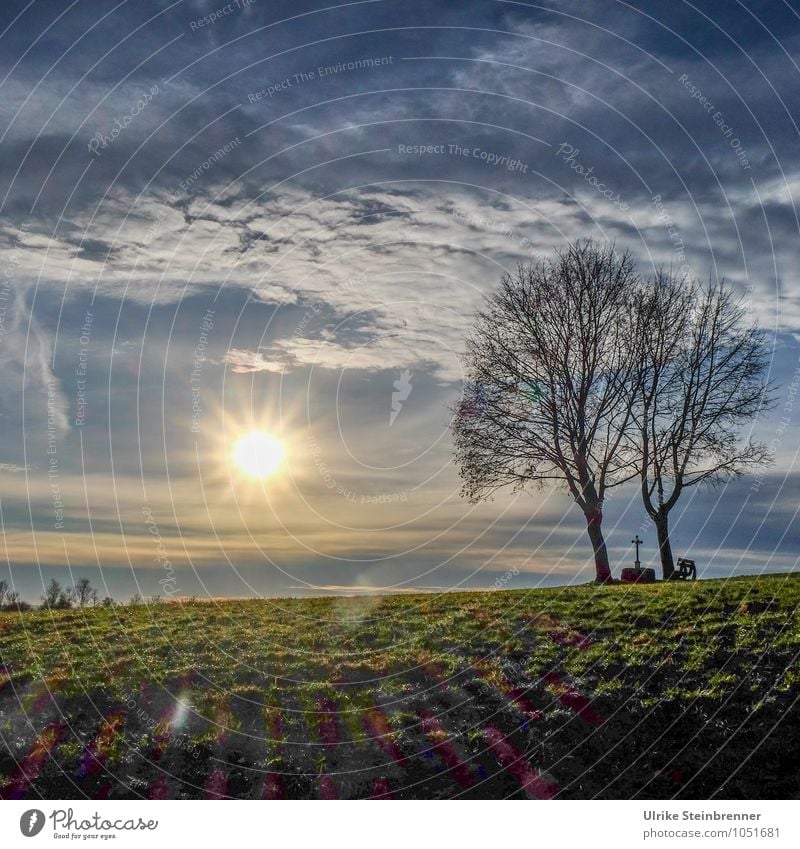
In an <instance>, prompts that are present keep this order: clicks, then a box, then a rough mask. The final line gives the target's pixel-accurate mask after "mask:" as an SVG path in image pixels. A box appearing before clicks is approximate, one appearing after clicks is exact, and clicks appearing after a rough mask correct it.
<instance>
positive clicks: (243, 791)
mask: <svg viewBox="0 0 800 849" xmlns="http://www.w3.org/2000/svg"><path fill="white" fill-rule="evenodd" d="M799 605H800V580H798V577H797V576H796V575H772V576H764V577H757V578H753V577H744V578H734V579H728V580H715V581H697V582H693V583H671V584H657V585H651V586H625V585H615V586H610V587H596V586H580V587H563V588H556V589H547V590H533V591H523V590H520V591H498V592H481V593H452V594H448V595H444V596H430V595H414V596H410V595H403V596H390V597H385V598H354V599H342V598H325V599H304V600H292V599H278V600H273V601H235V602H234V601H229V602H206V603H190V604H164V605H158V606H154V607H119V608H112V609H100V608H97V609H90V610H68V611H33V612H29V613H25V614H21V615H20V614H15V613H5V614H0V663H2V664H3V667H2V669H0V734H2V740H0V750H1V751H0V794H4V795H17V796H19V795H31V796H37V795H40V794H41V795H44V796H47V795H50V796H51V797H59V794H60V797H62V798H63V797H67V798H69V797H82V796H93V795H97V794H101V795H110V796H112V797H135V796H138V795H144V796H147V795H154V794H156V792H157V791H159V792H166V793H167V794H168V795H170V796H174V797H197V796H203V795H213V794H214V792H218V793H219V794H221V795H231V796H259V795H260V794H261V792H262V790H263V785H264V781H265V776H268V775H278V776H280V779H279V780H280V782H281V784H282V786H283V789H284V792H285V793H286V794H287V795H290V796H312V797H313V796H315V795H318V794H319V792H320V791H319V786H320V784H319V781H320V779H319V776H320V774H322V773H325V774H326V775H330V776H332V777H333V781H334V783H335V784H336V786H337V788H338V790H337V792H338V793H339V795H342V796H364V795H370V794H371V793H372V792H374V786H375V781H376V780H380V781H385V782H387V783H388V784H384V785H381V786H384V787H385V786H390V787H391V788H392V793H393V794H394V795H396V796H400V797H402V796H422V797H431V796H433V797H437V796H455V795H460V794H463V795H472V796H508V795H525V793H526V792H527V793H528V795H530V792H531V787H533V788H534V789H537V787H538V785H531V784H528V785H526V784H525V780H524V779H521V778H520V777H519V775H516V773H515V772H514V770H513V769H512V770H511V771H510V772H509V769H508V768H503V765H502V764H501V763H500V762H499V761H498V757H499V756H498V751H499V750H498V749H497V747H495V748H491V747H490V746H488V745H487V742H486V741H487V739H488V737H487V732H486V729H487V728H491V729H499V730H500V731H501V732H502V734H503V735H505V737H506V739H507V740H508V741H509V743H510V745H512V746H513V747H514V750H515V751H516V752H517V753H518V755H519V762H520V763H525V764H526V765H530V767H531V768H532V769H534V770H535V771H536V772H537V773H539V774H540V775H542V776H544V779H543V780H545V779H546V781H547V782H550V784H548V786H553V787H555V785H557V787H558V794H559V795H560V796H562V797H565V798H569V797H574V798H590V797H593V796H602V797H617V798H628V797H632V796H636V795H638V796H640V797H643V798H663V797H670V796H674V795H677V796H684V797H697V798H704V797H708V796H711V795H712V794H714V793H717V794H718V795H721V796H723V797H724V796H733V797H744V798H747V797H750V798H760V797H782V796H784V797H785V796H787V795H794V796H796V795H797V794H798V778H797V770H796V767H795V766H792V764H796V762H797V758H798V755H799V754H800V744H799V743H798V739H800V734H798V733H797V732H798V730H800V729H798V718H797V704H796V701H797V697H798V694H799V693H800V672H798V663H797V661H798V653H799V652H800V622H799V621H798V609H799ZM3 669H4V670H5V671H2V670H3ZM581 706H583V707H581ZM526 711H527V713H526ZM428 713H431V714H434V715H436V717H437V718H438V721H439V722H440V724H441V726H442V728H443V729H444V731H441V730H437V731H436V732H435V733H434V732H432V731H431V727H432V726H431V724H430V722H431V721H430V720H427V721H423V719H421V717H424V716H426V715H428ZM600 719H602V722H601V721H600ZM376 728H380V729H382V731H381V732H380V733H377V738H380V739H377V738H376V732H375V729H376ZM445 732H446V733H445ZM48 735H50V736H48ZM381 735H382V736H381ZM437 735H438V736H437ZM443 735H444V736H443ZM51 737H52V738H53V740H55V741H56V742H54V743H53V744H52V746H51V745H50V743H51V742H52V741H51ZM42 740H44V741H45V742H46V744H47V745H46V746H45V748H46V750H47V757H46V758H41V757H39V754H40V750H41V748H42V745H43V744H42ZM37 741H38V742H37ZM447 745H451V746H452V752H455V753H456V754H455V756H456V757H457V759H459V760H460V762H461V763H462V764H463V765H464V768H465V769H466V770H467V773H463V771H459V769H460V768H454V767H453V763H454V761H453V754H452V752H451V751H450V749H447V750H446V746H447ZM37 746H38V747H39V748H38V749H37ZM391 746H395V747H396V749H392V748H391ZM398 754H400V755H402V761H401V760H398V757H397V755H398ZM26 758H27V759H28V760H27V761H26ZM37 758H38V760H37ZM31 759H33V760H31ZM501 760H502V758H501ZM33 762H35V763H36V764H37V766H36V769H33V767H31V766H30V763H33ZM20 764H22V767H21V766H20ZM26 764H27V766H26ZM506 767H507V764H506ZM20 770H22V772H20ZM34 772H35V775H34V774H33V773H34ZM23 773H24V774H23ZM469 774H471V775H472V778H471V779H469V780H468V778H465V775H466V776H469ZM220 775H223V776H224V778H220ZM515 775H516V777H515ZM214 776H216V777H214ZM220 781H223V782H224V783H222V784H220V783H219V782H220ZM214 782H216V783H214ZM470 782H472V783H470ZM219 787H223V788H224V791H220V790H219ZM154 788H155V790H154ZM165 788H166V790H165ZM209 788H211V789H209ZM214 788H217V789H216V791H215V790H214ZM537 792H538V790H537Z"/></svg>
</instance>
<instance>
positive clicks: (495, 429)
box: [453, 241, 639, 581]
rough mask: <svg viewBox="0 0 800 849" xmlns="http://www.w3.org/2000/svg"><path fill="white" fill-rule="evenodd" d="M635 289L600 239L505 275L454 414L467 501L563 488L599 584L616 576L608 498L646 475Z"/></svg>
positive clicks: (477, 336)
mask: <svg viewBox="0 0 800 849" xmlns="http://www.w3.org/2000/svg"><path fill="white" fill-rule="evenodd" d="M637 287H638V281H637V277H636V272H635V269H634V264H633V261H632V259H631V256H630V254H629V253H628V252H619V251H617V250H616V249H615V247H614V246H613V245H598V244H596V243H594V242H592V241H578V242H576V243H574V244H573V245H571V246H569V248H567V249H566V250H564V251H560V252H557V253H556V255H555V257H554V258H553V259H550V260H545V261H541V262H539V263H537V264H535V265H530V266H527V267H524V268H523V267H520V268H519V269H518V270H517V273H516V274H515V275H514V276H510V275H506V276H504V277H503V279H502V281H501V284H500V288H499V290H498V291H497V293H496V294H495V295H494V296H493V297H491V298H490V299H489V301H488V303H487V305H486V306H485V308H484V309H483V310H482V311H481V312H480V313H479V314H478V317H477V321H476V325H475V329H474V332H473V333H472V335H471V337H470V339H469V340H468V341H467V348H466V354H465V358H464V365H465V372H466V375H467V378H468V382H467V386H466V389H465V392H464V398H463V400H462V402H461V403H460V404H459V405H458V407H457V408H456V409H455V411H454V413H455V415H454V419H453V433H454V439H455V445H456V462H457V463H458V464H459V467H460V472H461V476H462V479H463V482H464V486H463V491H464V494H465V495H466V496H468V497H469V498H470V499H472V500H475V501H477V500H479V499H481V498H486V497H489V496H491V495H492V494H493V493H494V492H495V491H496V490H498V489H500V488H501V487H506V486H511V487H514V488H516V489H523V488H525V487H527V486H528V485H531V484H533V485H538V486H544V485H547V484H548V483H550V482H558V483H561V484H562V485H565V486H566V488H567V489H568V491H569V492H570V494H571V495H572V498H573V499H574V500H575V502H576V504H577V505H578V506H579V507H580V509H581V511H582V512H583V514H584V516H585V518H586V526H587V531H588V534H589V538H590V540H591V543H592V549H593V551H594V560H595V571H596V578H597V580H598V581H607V580H609V579H610V577H611V571H610V568H609V563H608V552H607V550H606V543H605V540H604V537H603V531H602V519H603V499H604V497H605V495H606V491H607V490H608V489H609V488H611V487H614V486H617V485H620V484H622V483H624V482H625V481H628V480H631V478H633V477H635V476H636V474H637V468H638V464H637V462H636V444H635V436H636V432H635V428H634V421H633V417H632V411H631V403H630V385H631V384H632V383H634V382H635V381H636V380H637V379H638V369H639V357H638V355H633V354H632V347H631V346H632V345H633V344H634V342H635V340H636V339H637V338H639V333H638V331H637V329H636V328H635V327H634V324H635V322H636V321H637V318H638V312H637V311H636V310H635V308H634V306H635V296H636V292H637V291H638V288H637Z"/></svg>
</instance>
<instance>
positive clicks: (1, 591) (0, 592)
mask: <svg viewBox="0 0 800 849" xmlns="http://www.w3.org/2000/svg"><path fill="white" fill-rule="evenodd" d="M7 598H8V581H0V608H1V607H3V606H4V605H5V603H6V599H7Z"/></svg>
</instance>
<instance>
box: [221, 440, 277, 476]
mask: <svg viewBox="0 0 800 849" xmlns="http://www.w3.org/2000/svg"><path fill="white" fill-rule="evenodd" d="M285 456H286V447H285V446H284V444H283V443H282V442H281V441H280V439H278V438H277V437H275V436H273V435H272V434H271V433H264V432H263V431H260V430H254V431H253V432H252V433H248V434H247V435H245V436H243V437H242V438H241V439H240V440H239V441H238V442H237V443H236V446H235V447H234V449H233V458H234V460H235V461H236V465H237V466H238V467H239V469H240V470H241V471H242V472H244V473H245V474H246V475H249V476H250V477H251V478H268V477H271V476H272V475H274V474H275V473H276V472H277V471H278V469H280V467H281V465H282V464H283V460H284V458H285Z"/></svg>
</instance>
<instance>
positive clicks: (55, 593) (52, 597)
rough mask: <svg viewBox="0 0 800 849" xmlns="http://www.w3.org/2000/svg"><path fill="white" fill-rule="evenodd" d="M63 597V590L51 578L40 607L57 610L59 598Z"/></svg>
mask: <svg viewBox="0 0 800 849" xmlns="http://www.w3.org/2000/svg"><path fill="white" fill-rule="evenodd" d="M63 596H64V588H63V587H62V586H61V584H59V582H58V581H57V580H56V579H55V578H53V579H52V580H51V581H50V583H49V584H48V585H47V588H46V589H45V591H44V595H43V596H42V607H46V608H51V609H53V608H57V607H58V606H59V602H60V600H61V598H62V597H63Z"/></svg>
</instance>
